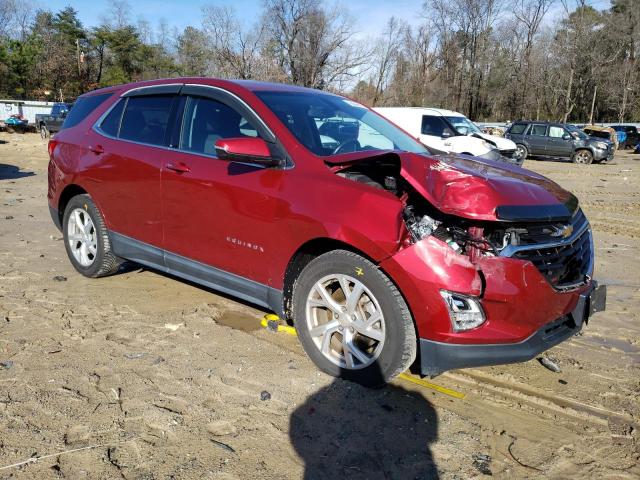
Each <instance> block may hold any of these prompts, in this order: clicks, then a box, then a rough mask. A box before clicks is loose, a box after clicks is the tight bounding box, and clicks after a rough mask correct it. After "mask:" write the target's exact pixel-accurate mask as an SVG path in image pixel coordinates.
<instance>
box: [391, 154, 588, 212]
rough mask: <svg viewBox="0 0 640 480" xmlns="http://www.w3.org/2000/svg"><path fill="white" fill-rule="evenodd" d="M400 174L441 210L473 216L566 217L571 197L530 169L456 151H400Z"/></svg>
mask: <svg viewBox="0 0 640 480" xmlns="http://www.w3.org/2000/svg"><path fill="white" fill-rule="evenodd" d="M400 158H401V174H402V176H403V177H404V178H405V179H406V180H407V181H408V182H409V183H410V184H411V185H412V186H413V187H414V188H415V189H416V190H417V191H418V192H419V193H421V194H422V195H424V197H425V198H426V199H427V200H428V201H429V202H430V203H431V204H433V205H434V206H435V207H436V208H438V210H441V211H442V212H443V213H447V214H451V215H456V216H459V217H465V218H472V219H476V220H508V221H519V220H520V221H536V220H540V221H543V220H554V219H560V218H569V217H571V215H572V214H573V212H574V211H575V210H576V208H577V200H576V198H575V197H574V196H573V195H572V194H571V193H569V192H567V191H566V190H564V189H563V188H562V187H560V186H559V185H558V184H557V183H555V182H552V181H551V180H549V179H548V178H546V177H543V176H542V175H538V174H537V173H534V172H532V171H530V170H525V169H524V168H520V167H517V166H515V165H509V164H506V163H499V162H493V161H490V160H485V159H474V158H469V157H466V158H463V157H459V156H456V155H438V156H434V157H425V156H422V155H416V154H411V153H406V154H400Z"/></svg>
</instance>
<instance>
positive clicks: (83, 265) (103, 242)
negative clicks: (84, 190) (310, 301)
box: [62, 194, 122, 278]
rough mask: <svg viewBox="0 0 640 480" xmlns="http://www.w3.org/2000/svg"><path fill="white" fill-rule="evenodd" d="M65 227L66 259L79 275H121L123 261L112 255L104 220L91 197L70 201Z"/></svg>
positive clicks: (76, 197) (83, 196)
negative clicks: (119, 271) (120, 268)
mask: <svg viewBox="0 0 640 480" xmlns="http://www.w3.org/2000/svg"><path fill="white" fill-rule="evenodd" d="M62 226H63V236H64V246H65V248H66V250H67V255H68V256H69V260H70V261H71V264H72V265H73V266H74V268H75V269H76V270H77V271H78V272H80V273H81V274H82V275H84V276H85V277H92V278H96V277H104V276H106V275H111V274H112V273H115V272H116V271H118V268H119V267H120V264H121V263H122V259H121V258H119V257H117V256H116V255H114V254H113V252H112V251H111V242H110V241H109V234H108V232H107V227H106V225H105V223H104V219H103V218H102V215H101V214H100V211H99V210H98V207H96V205H95V204H94V203H93V200H91V197H90V196H89V195H86V194H85V195H77V196H75V197H73V198H72V199H71V200H69V203H67V206H66V208H65V210H64V218H63V221H62Z"/></svg>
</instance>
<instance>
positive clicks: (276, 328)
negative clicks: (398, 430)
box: [260, 313, 465, 399]
mask: <svg viewBox="0 0 640 480" xmlns="http://www.w3.org/2000/svg"><path fill="white" fill-rule="evenodd" d="M260 325H262V326H263V327H264V328H266V329H268V330H271V331H272V332H283V333H287V334H289V335H293V336H297V335H298V334H297V332H296V329H295V328H293V327H290V326H289V325H282V324H281V322H280V317H278V316H277V315H274V314H273V313H269V314H267V315H265V316H264V318H263V319H262V320H261V321H260ZM398 378H400V379H402V380H406V381H407V382H411V383H413V384H415V385H420V386H421V387H424V388H429V389H431V390H435V391H436V392H440V393H442V394H443V395H449V396H450V397H454V398H459V399H463V398H464V397H465V394H464V393H461V392H457V391H456V390H452V389H450V388H447V387H443V386H441V385H437V384H435V383H432V382H428V381H427V380H422V379H421V378H416V377H414V376H413V375H410V374H408V373H401V374H400V375H398Z"/></svg>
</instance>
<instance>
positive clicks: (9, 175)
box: [0, 163, 35, 180]
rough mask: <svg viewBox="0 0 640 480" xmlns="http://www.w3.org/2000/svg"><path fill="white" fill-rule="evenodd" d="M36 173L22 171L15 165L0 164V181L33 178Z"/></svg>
mask: <svg viewBox="0 0 640 480" xmlns="http://www.w3.org/2000/svg"><path fill="white" fill-rule="evenodd" d="M34 175H35V173H33V172H25V171H21V170H20V169H19V168H18V167H16V166H15V165H7V164H5V163H0V180H14V179H16V178H24V177H32V176H34Z"/></svg>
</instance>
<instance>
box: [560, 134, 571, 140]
mask: <svg viewBox="0 0 640 480" xmlns="http://www.w3.org/2000/svg"><path fill="white" fill-rule="evenodd" d="M562 139H563V140H571V135H570V134H568V133H565V134H564V135H562Z"/></svg>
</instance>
